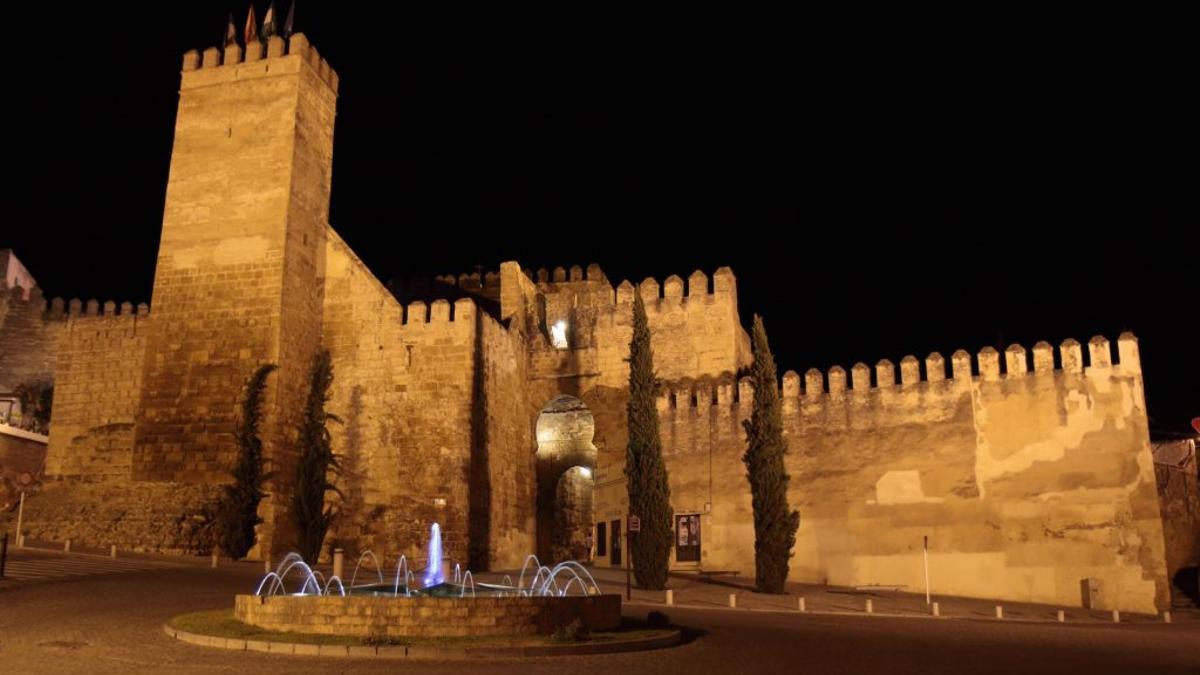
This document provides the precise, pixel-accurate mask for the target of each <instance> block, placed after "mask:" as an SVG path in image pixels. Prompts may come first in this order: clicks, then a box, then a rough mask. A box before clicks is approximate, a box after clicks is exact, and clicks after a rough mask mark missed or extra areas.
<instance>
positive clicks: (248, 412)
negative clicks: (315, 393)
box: [216, 363, 277, 559]
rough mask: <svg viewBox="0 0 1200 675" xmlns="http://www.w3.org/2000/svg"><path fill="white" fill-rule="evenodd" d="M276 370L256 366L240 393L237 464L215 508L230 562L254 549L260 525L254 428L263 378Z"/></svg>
mask: <svg viewBox="0 0 1200 675" xmlns="http://www.w3.org/2000/svg"><path fill="white" fill-rule="evenodd" d="M276 368H277V366H276V365H275V364H273V363H268V364H266V365H263V366H259V368H258V369H257V370H255V371H254V374H253V375H251V376H250V379H248V380H247V381H246V386H245V388H244V389H243V391H242V404H241V415H240V417H239V419H238V424H237V432H236V434H237V444H238V461H237V464H236V465H235V466H234V468H233V483H231V484H229V485H225V486H223V487H222V488H221V499H220V501H219V502H218V504H217V513H216V529H217V544H218V546H220V548H221V551H223V552H224V553H225V555H228V556H230V557H232V558H234V559H239V558H244V557H246V554H247V553H249V552H250V549H251V548H253V547H254V528H255V527H257V526H258V524H259V523H261V522H262V518H259V517H258V505H259V503H260V502H261V501H262V498H263V484H264V483H265V482H266V480H267V476H266V474H265V473H264V472H263V456H262V439H260V438H259V436H258V427H259V424H260V423H261V422H262V416H263V412H262V403H263V395H264V394H265V393H266V389H267V376H268V375H270V374H271V373H272V372H274V371H275V369H276Z"/></svg>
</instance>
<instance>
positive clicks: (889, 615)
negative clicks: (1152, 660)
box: [622, 600, 1172, 626]
mask: <svg viewBox="0 0 1200 675" xmlns="http://www.w3.org/2000/svg"><path fill="white" fill-rule="evenodd" d="M622 606H624V607H651V608H654V609H666V610H671V609H684V610H689V611H691V610H699V611H706V612H733V613H737V612H757V613H759V614H787V615H791V616H838V617H843V616H844V617H861V618H865V619H871V618H876V617H877V618H881V619H927V620H934V621H987V622H992V621H999V622H1002V623H1010V624H1054V625H1059V626H1061V625H1072V626H1129V625H1136V626H1147V625H1161V626H1170V625H1172V624H1167V623H1163V622H1162V620H1161V619H1157V620H1149V621H1144V620H1123V621H1122V623H1119V624H1114V623H1110V622H1108V621H1103V620H1099V619H1083V620H1075V621H1069V622H1067V623H1066V624H1063V623H1059V622H1058V621H1056V620H1055V619H1051V618H1039V617H1024V616H1021V617H1017V616H1012V617H1009V616H1006V617H1005V618H1003V619H992V618H989V617H985V616H958V615H946V614H941V615H939V616H934V615H932V614H919V613H907V614H901V613H897V612H872V613H870V614H868V613H866V612H862V611H858V612H855V611H847V610H828V609H809V610H805V611H803V612H801V611H799V610H795V609H782V608H780V609H768V608H761V607H723V606H720V605H695V604H686V605H685V604H680V603H675V604H673V605H667V604H664V603H661V602H653V601H646V600H630V601H623V602H622ZM1122 616H1123V617H1124V616H1126V615H1124V614H1122ZM1130 616H1131V618H1132V616H1138V617H1141V618H1142V619H1145V617H1146V616H1147V615H1130Z"/></svg>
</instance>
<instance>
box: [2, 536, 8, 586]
mask: <svg viewBox="0 0 1200 675" xmlns="http://www.w3.org/2000/svg"><path fill="white" fill-rule="evenodd" d="M7 564H8V533H7V532H5V533H4V538H3V539H0V579H3V578H4V566H5V565H7Z"/></svg>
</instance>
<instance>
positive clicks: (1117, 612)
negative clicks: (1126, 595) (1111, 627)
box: [1113, 609, 1121, 623]
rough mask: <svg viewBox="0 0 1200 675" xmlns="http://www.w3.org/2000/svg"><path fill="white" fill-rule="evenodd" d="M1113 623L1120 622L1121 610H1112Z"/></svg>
mask: <svg viewBox="0 0 1200 675" xmlns="http://www.w3.org/2000/svg"><path fill="white" fill-rule="evenodd" d="M1113 623H1121V610H1119V609H1114V610H1113Z"/></svg>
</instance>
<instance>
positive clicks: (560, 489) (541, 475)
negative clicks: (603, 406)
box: [536, 395, 596, 563]
mask: <svg viewBox="0 0 1200 675" xmlns="http://www.w3.org/2000/svg"><path fill="white" fill-rule="evenodd" d="M595 430H596V428H595V420H594V419H593V417H592V413H591V411H590V410H588V408H587V406H586V405H584V403H583V401H581V400H579V399H578V398H575V397H574V396H566V395H563V396H557V397H555V398H553V399H551V400H550V402H549V403H547V404H546V405H545V406H544V407H543V408H542V410H541V412H540V413H539V414H538V418H537V427H536V435H537V477H538V487H537V494H538V496H537V523H538V531H537V549H538V550H537V554H538V557H539V558H540V559H541V560H542V561H543V562H544V563H549V562H550V561H554V562H558V561H562V560H576V559H582V558H584V557H586V555H587V544H586V541H587V539H588V538H589V536H590V535H591V530H592V472H593V471H594V470H595V469H596V446H595V445H593V444H592V439H593V436H594V435H595Z"/></svg>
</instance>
